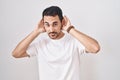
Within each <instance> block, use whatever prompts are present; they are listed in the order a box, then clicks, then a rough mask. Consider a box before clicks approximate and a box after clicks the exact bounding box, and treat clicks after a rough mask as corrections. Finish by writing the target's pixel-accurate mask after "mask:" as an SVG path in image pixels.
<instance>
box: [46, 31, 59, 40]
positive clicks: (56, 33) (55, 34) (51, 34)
mask: <svg viewBox="0 0 120 80" xmlns="http://www.w3.org/2000/svg"><path fill="white" fill-rule="evenodd" d="M60 33H61V32H50V33H48V36H49V37H50V38H51V39H57V38H58V37H59V35H60Z"/></svg>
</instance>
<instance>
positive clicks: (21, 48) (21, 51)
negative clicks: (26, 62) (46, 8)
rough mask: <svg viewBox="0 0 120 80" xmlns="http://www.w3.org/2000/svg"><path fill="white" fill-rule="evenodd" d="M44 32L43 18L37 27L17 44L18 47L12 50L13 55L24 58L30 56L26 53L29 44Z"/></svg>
mask: <svg viewBox="0 0 120 80" xmlns="http://www.w3.org/2000/svg"><path fill="white" fill-rule="evenodd" d="M43 32H45V29H44V26H43V20H41V21H40V22H39V24H38V25H37V27H36V28H35V29H34V30H33V31H32V32H31V33H30V34H29V35H28V36H27V37H26V38H25V39H23V40H22V41H21V42H20V43H19V44H18V45H17V46H16V48H15V49H14V50H13V52H12V55H13V57H15V58H22V57H27V56H29V55H28V54H27V53H26V50H27V48H28V46H29V45H30V43H31V42H32V41H33V40H34V39H35V38H36V37H37V36H38V35H39V34H40V33H43Z"/></svg>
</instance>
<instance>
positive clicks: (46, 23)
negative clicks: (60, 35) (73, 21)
mask: <svg viewBox="0 0 120 80" xmlns="http://www.w3.org/2000/svg"><path fill="white" fill-rule="evenodd" d="M44 23H46V24H49V23H48V22H44ZM55 23H58V22H57V21H55V22H53V24H55Z"/></svg>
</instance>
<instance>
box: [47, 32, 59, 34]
mask: <svg viewBox="0 0 120 80" xmlns="http://www.w3.org/2000/svg"><path fill="white" fill-rule="evenodd" d="M48 34H57V32H49V33H48Z"/></svg>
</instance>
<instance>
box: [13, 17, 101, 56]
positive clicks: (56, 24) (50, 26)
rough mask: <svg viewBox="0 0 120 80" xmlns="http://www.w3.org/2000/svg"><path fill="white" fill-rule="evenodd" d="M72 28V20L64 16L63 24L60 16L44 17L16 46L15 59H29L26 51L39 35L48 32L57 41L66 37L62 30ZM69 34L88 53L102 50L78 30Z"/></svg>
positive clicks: (93, 40)
mask: <svg viewBox="0 0 120 80" xmlns="http://www.w3.org/2000/svg"><path fill="white" fill-rule="evenodd" d="M70 26H71V23H70V20H69V19H68V18H67V17H66V16H64V19H63V20H62V22H61V21H60V19H59V17H58V15H56V16H44V17H43V19H41V20H40V22H39V23H38V25H37V26H36V28H35V29H34V30H33V31H32V32H31V33H30V34H29V35H28V36H27V37H26V38H25V39H23V40H22V41H21V42H20V43H19V44H18V45H17V46H16V48H15V49H14V50H13V52H12V55H13V57H15V58H22V57H29V55H28V54H27V52H26V50H27V48H28V47H29V45H30V43H31V42H32V41H33V40H34V39H35V38H36V37H37V36H38V35H40V34H42V33H44V32H47V33H48V36H49V37H50V38H51V39H54V40H57V39H60V38H62V37H63V36H64V33H63V32H62V30H64V31H67V29H68V28H69V27H70ZM69 34H70V35H72V36H73V37H74V38H76V39H77V40H79V41H80V42H81V43H82V44H83V45H84V46H85V49H86V52H89V53H97V52H98V51H99V50H100V46H99V44H98V42H97V41H96V40H95V39H93V38H91V37H90V36H88V35H86V34H84V33H82V32H80V31H78V30H77V29H75V28H72V29H71V30H70V31H69Z"/></svg>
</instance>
